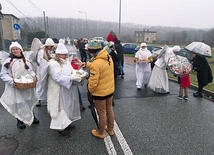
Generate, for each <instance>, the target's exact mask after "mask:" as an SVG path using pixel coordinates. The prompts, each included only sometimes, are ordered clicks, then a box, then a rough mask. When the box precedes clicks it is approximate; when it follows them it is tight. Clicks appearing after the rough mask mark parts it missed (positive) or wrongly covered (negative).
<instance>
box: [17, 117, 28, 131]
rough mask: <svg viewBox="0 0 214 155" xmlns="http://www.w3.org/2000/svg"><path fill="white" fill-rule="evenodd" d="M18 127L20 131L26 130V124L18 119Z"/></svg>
mask: <svg viewBox="0 0 214 155" xmlns="http://www.w3.org/2000/svg"><path fill="white" fill-rule="evenodd" d="M17 126H18V127H19V129H25V128H26V126H25V124H24V123H23V122H22V121H20V120H18V119H17Z"/></svg>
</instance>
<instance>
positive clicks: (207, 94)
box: [168, 78, 214, 102]
mask: <svg viewBox="0 0 214 155" xmlns="http://www.w3.org/2000/svg"><path fill="white" fill-rule="evenodd" d="M168 79H169V80H170V81H172V82H175V83H178V81H177V80H175V79H172V78H168ZM189 88H190V89H193V90H195V91H197V90H198V86H196V85H193V84H191V85H190V86H189ZM203 94H204V98H206V99H208V100H210V101H212V102H214V92H212V91H210V90H207V89H203Z"/></svg>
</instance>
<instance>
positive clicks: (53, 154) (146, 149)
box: [0, 47, 214, 155]
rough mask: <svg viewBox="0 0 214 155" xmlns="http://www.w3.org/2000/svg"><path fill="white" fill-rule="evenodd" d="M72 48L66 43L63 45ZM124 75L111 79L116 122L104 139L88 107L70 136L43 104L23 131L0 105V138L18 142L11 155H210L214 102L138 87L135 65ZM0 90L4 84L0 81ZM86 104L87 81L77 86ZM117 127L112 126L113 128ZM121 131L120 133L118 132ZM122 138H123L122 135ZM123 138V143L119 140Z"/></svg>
mask: <svg viewBox="0 0 214 155" xmlns="http://www.w3.org/2000/svg"><path fill="white" fill-rule="evenodd" d="M68 49H69V50H72V48H71V47H68ZM125 73H126V74H125V78H124V79H121V78H120V77H118V79H117V81H116V92H115V95H114V98H115V106H114V112H115V122H116V125H117V126H118V128H119V131H120V132H119V131H115V133H116V134H115V135H114V136H113V137H111V138H109V137H108V138H109V139H110V140H111V143H112V144H111V147H110V148H111V149H110V151H109V150H108V149H107V148H106V140H102V139H97V138H95V137H93V136H92V135H91V129H93V128H95V127H96V125H95V123H94V121H93V119H92V116H91V112H90V109H89V108H87V109H86V110H85V111H84V112H82V113H81V114H82V119H81V120H79V121H76V122H74V124H75V125H76V128H75V129H74V130H71V136H70V137H69V138H65V137H62V136H61V135H59V134H58V133H57V132H56V131H54V130H50V129H49V125H50V116H49V114H48V113H47V110H46V108H47V107H46V106H42V107H35V114H36V116H37V117H38V118H39V119H40V124H39V125H32V126H30V127H27V128H26V129H24V130H20V129H18V128H17V127H16V119H15V118H14V117H13V116H11V115H10V114H9V113H8V112H7V111H6V110H5V109H4V108H3V107H2V106H0V116H1V119H0V129H1V130H0V136H1V135H7V134H12V135H14V136H15V138H16V139H17V140H18V142H19V146H18V148H17V150H16V151H15V152H14V154H15V155H86V154H87V155H107V154H118V155H123V154H135V155H172V154H173V155H187V154H189V155H212V154H214V134H213V132H214V104H213V102H211V101H209V100H206V99H204V98H194V97H192V93H193V92H194V90H189V100H188V101H185V100H178V99H177V98H176V96H177V94H178V85H177V84H176V83H174V82H171V81H170V82H169V86H170V94H167V95H160V94H157V93H155V92H153V91H152V90H150V89H149V88H143V89H142V90H140V91H139V90H137V89H136V86H135V69H134V66H133V65H129V64H127V63H125ZM0 86H1V87H0V93H2V91H3V89H4V86H3V83H2V81H1V80H0ZM80 90H81V93H82V98H83V103H84V105H85V106H87V105H88V104H89V103H88V102H87V96H86V92H87V91H86V84H85V85H84V86H80ZM118 128H117V129H118ZM121 134H122V135H121ZM121 137H122V138H121ZM121 141H122V142H121Z"/></svg>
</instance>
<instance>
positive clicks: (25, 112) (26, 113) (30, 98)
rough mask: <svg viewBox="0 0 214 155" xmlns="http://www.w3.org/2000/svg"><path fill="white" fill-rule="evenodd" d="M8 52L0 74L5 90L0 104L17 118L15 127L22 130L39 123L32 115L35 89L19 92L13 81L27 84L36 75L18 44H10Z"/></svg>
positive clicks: (35, 99)
mask: <svg viewBox="0 0 214 155" xmlns="http://www.w3.org/2000/svg"><path fill="white" fill-rule="evenodd" d="M9 50H10V52H11V53H10V57H9V58H7V59H6V60H5V61H4V62H3V64H2V69H1V73H0V77H1V79H2V80H3V81H4V82H5V90H4V93H3V94H2V96H1V99H0V102H1V104H2V105H3V107H4V108H5V109H6V110H7V111H8V112H9V113H10V114H12V115H13V116H14V117H16V118H17V126H18V127H19V128H20V129H24V128H26V126H25V124H27V125H29V126H30V125H31V124H32V123H34V124H38V123H39V120H38V119H36V118H35V116H34V113H33V108H34V106H35V105H36V103H37V102H38V98H37V94H36V92H35V88H29V89H25V90H19V89H17V84H16V83H15V82H14V81H16V80H22V82H21V83H25V82H29V81H32V80H35V78H36V74H35V69H34V68H33V65H32V64H31V63H30V61H29V60H27V59H26V58H25V56H24V55H23V49H22V47H21V45H20V44H19V43H18V42H12V44H11V45H10V48H9Z"/></svg>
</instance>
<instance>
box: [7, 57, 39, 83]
mask: <svg viewBox="0 0 214 155" xmlns="http://www.w3.org/2000/svg"><path fill="white" fill-rule="evenodd" d="M18 60H19V59H17V60H15V61H13V62H12V63H11V65H10V71H11V75H12V78H13V79H14V75H13V71H12V66H13V64H14V62H16V61H18ZM25 60H26V61H27V62H29V63H30V64H31V66H32V67H33V69H34V72H35V77H36V68H35V66H34V65H33V64H32V63H31V62H30V61H29V60H28V59H25ZM22 61H23V59H22ZM23 63H24V62H23ZM36 78H37V77H36Z"/></svg>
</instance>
